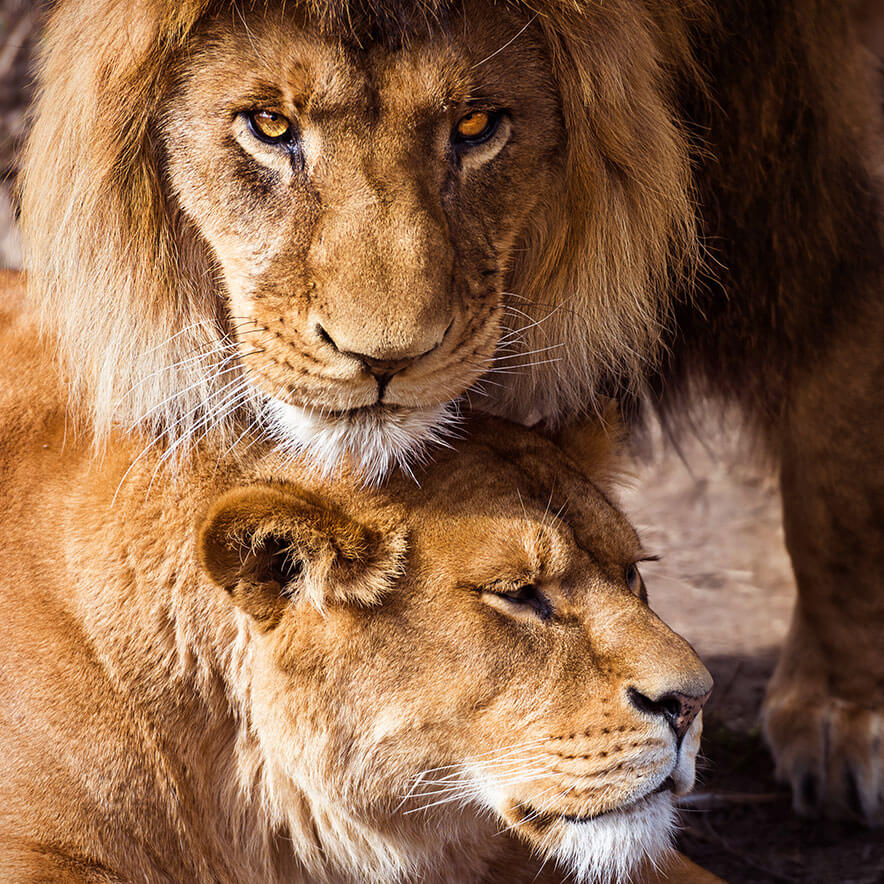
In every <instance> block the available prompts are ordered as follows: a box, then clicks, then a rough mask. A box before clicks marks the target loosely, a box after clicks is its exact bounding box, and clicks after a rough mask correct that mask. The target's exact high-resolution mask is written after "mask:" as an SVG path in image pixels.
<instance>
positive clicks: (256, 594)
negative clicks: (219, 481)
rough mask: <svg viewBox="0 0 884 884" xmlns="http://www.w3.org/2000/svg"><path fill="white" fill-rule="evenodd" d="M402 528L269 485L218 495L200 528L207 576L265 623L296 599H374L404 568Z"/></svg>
mask: <svg viewBox="0 0 884 884" xmlns="http://www.w3.org/2000/svg"><path fill="white" fill-rule="evenodd" d="M405 546H406V540H405V532H404V531H403V530H401V529H397V526H391V525H385V526H383V527H382V528H381V529H380V530H378V529H374V528H370V527H367V526H365V525H362V524H359V523H358V522H356V521H354V520H353V519H351V518H350V517H349V516H347V515H346V514H344V513H342V512H341V511H340V510H338V509H337V508H336V507H334V506H333V505H332V504H330V503H329V502H327V501H324V500H322V499H320V498H318V497H316V496H315V495H312V494H309V493H308V492H305V491H292V490H285V489H282V488H275V487H272V486H268V485H255V486H250V487H247V488H237V489H234V490H233V491H229V492H228V493H227V494H225V495H223V496H222V497H221V498H220V499H219V500H217V501H216V502H215V504H214V505H213V506H212V507H211V509H210V510H209V513H208V515H207V516H206V518H205V520H204V521H203V522H202V524H201V525H200V526H199V529H198V534H197V555H198V557H199V560H200V563H201V564H202V566H203V568H204V569H205V570H206V572H207V574H208V575H209V577H210V578H211V579H212V580H213V581H214V582H215V583H217V584H218V585H219V586H221V587H223V588H224V589H226V590H227V591H228V592H229V593H230V594H231V596H232V598H233V601H234V603H236V604H237V605H239V606H240V607H241V608H243V609H244V610H245V611H246V612H247V613H249V614H251V615H252V616H253V617H254V618H255V619H256V620H257V621H258V622H259V623H261V624H262V625H263V626H264V627H265V628H271V627H272V626H274V625H275V624H276V623H277V622H278V620H279V618H280V617H281V616H282V613H283V611H284V610H285V609H286V606H287V605H288V604H289V603H290V601H291V600H292V599H294V598H303V599H306V600H308V601H309V602H310V603H312V604H313V605H314V606H315V607H316V608H317V609H319V610H322V609H323V608H324V607H325V606H326V605H329V604H335V603H350V604H359V605H366V606H368V605H374V604H377V603H378V602H380V600H381V599H382V597H383V595H384V594H385V592H386V591H387V590H388V589H389V588H390V586H391V585H392V583H393V581H394V580H395V579H396V577H397V576H398V575H399V574H400V573H401V570H402V563H403V559H404V555H405Z"/></svg>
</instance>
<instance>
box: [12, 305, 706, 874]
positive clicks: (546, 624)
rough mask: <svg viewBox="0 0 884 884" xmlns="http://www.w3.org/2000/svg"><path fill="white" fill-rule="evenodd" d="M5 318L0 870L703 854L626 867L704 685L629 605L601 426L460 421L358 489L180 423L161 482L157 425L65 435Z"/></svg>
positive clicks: (493, 863) (478, 863) (691, 755)
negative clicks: (175, 480) (465, 434)
mask: <svg viewBox="0 0 884 884" xmlns="http://www.w3.org/2000/svg"><path fill="white" fill-rule="evenodd" d="M2 324H3V331H2V338H0V350H2V354H3V358H4V360H11V359H13V358H14V359H15V360H16V362H17V366H18V369H19V373H18V381H17V383H16V384H15V385H7V386H5V387H4V390H3V393H2V403H0V412H2V417H3V420H2V422H0V426H2V434H3V443H4V448H3V450H4V451H9V450H10V447H11V446H13V445H15V446H17V447H18V448H19V450H20V451H22V452H24V454H20V455H19V456H18V457H16V458H13V459H9V458H6V459H4V460H3V471H4V482H3V486H2V487H3V491H2V496H3V505H2V506H0V521H2V531H3V536H4V538H5V539H6V544H5V547H4V557H3V562H4V566H3V577H2V580H0V586H2V589H0V599H2V601H0V604H2V611H3V616H2V618H0V622H2V642H0V685H2V687H0V697H2V700H0V710H2V711H0V796H2V799H3V800H2V801H0V806H2V811H0V878H2V880H3V881H9V882H15V884H24V882H37V881H47V880H51V881H62V882H71V884H73V882H77V884H84V882H124V881H125V882H128V881H132V882H134V881H150V882H154V881H156V882H159V881H176V882H179V881H180V882H184V881H187V882H207V884H209V882H212V884H215V882H247V881H261V882H268V884H270V882H283V881H285V882H287V884H293V882H315V881H335V882H347V881H349V882H384V884H389V882H393V881H424V882H433V881H438V882H452V884H453V882H457V884H469V882H480V881H485V882H491V881H506V882H518V881H524V882H526V884H528V882H532V881H535V880H538V881H547V882H552V881H558V882H563V881H565V880H578V881H588V882H597V881H625V880H627V878H628V877H629V876H630V875H631V874H632V873H633V872H634V873H635V875H636V877H629V880H635V881H643V882H650V881H658V880H663V879H664V878H665V880H674V881H680V882H684V881H697V882H701V881H705V882H709V881H712V880H718V879H714V878H713V876H711V875H707V874H705V873H703V872H702V871H701V870H699V869H697V868H696V867H693V866H692V865H691V864H690V863H689V862H688V861H686V860H683V859H678V858H676V859H674V860H673V861H672V862H673V865H672V866H670V867H669V871H668V872H665V871H661V872H660V873H659V877H658V873H655V872H653V870H652V869H651V868H649V867H648V868H646V869H645V870H644V871H642V870H641V869H640V865H641V863H642V862H643V861H644V860H646V859H649V860H651V861H654V862H657V861H662V862H664V863H667V862H669V860H668V859H667V847H668V839H669V837H670V833H671V829H672V826H673V822H674V800H675V796H678V795H681V794H684V793H685V792H686V791H687V790H689V789H690V788H691V786H692V784H693V780H694V763H695V757H696V753H697V749H698V746H699V737H700V728H701V714H700V710H701V707H702V706H703V703H704V701H705V700H706V698H707V696H708V695H709V691H710V689H711V686H712V683H711V678H710V676H709V673H708V672H707V671H706V669H705V667H704V666H703V664H702V663H701V662H700V660H699V659H698V658H697V656H696V654H695V653H694V652H693V650H692V649H691V648H690V646H689V645H688V644H687V643H686V642H685V641H684V640H683V639H682V638H680V637H678V636H676V635H675V634H674V633H673V632H671V631H670V630H669V629H668V628H667V627H666V626H665V625H664V624H663V623H662V622H661V621H660V620H658V619H657V617H656V616H655V615H654V614H653V613H652V612H651V610H650V609H649V608H648V606H647V604H646V601H645V590H644V585H643V582H642V579H641V576H640V574H639V571H638V567H637V562H639V561H640V560H641V559H642V557H643V554H644V553H643V550H642V546H641V544H640V541H639V539H638V537H637V535H636V533H635V531H634V530H633V529H632V527H631V526H630V524H629V523H628V521H627V520H626V519H625V518H624V516H623V515H622V514H621V512H620V511H619V510H618V509H617V508H616V507H615V506H614V505H613V504H612V503H611V502H610V497H609V495H608V493H606V491H605V487H606V484H605V483H606V481H607V470H608V467H607V465H606V464H605V462H604V455H603V454H602V452H603V449H604V447H605V442H604V438H603V437H602V435H601V434H602V431H601V430H600V429H596V430H595V431H594V433H595V436H594V437H592V438H596V442H597V444H596V449H597V451H599V459H598V460H597V461H596V462H593V463H591V464H589V463H584V464H577V463H576V462H574V461H571V460H570V459H569V458H568V456H567V455H566V454H565V453H564V452H563V451H562V450H561V449H560V448H557V447H556V446H555V445H554V444H552V443H551V442H549V441H547V440H545V439H544V438H543V437H542V436H540V435H538V434H536V433H534V432H531V431H529V430H523V429H520V428H518V427H514V426H510V425H507V424H505V423H503V422H501V421H500V420H498V419H490V418H489V419H485V420H484V421H481V420H480V421H477V423H476V426H475V428H474V433H473V435H472V438H471V439H470V440H469V441H466V442H464V444H463V445H462V446H460V448H459V450H458V451H457V452H454V451H450V452H448V453H447V454H445V455H443V456H441V457H440V458H439V459H438V460H437V461H436V462H435V463H434V464H433V465H432V467H427V468H426V469H424V470H422V471H421V472H420V479H421V484H420V486H417V485H415V484H414V482H412V481H411V479H410V478H409V477H407V476H406V475H404V474H400V475H399V477H398V478H396V479H394V480H392V481H391V482H390V483H389V484H388V485H387V486H386V487H385V488H384V489H383V490H373V489H371V488H366V487H365V486H364V485H363V484H362V483H361V482H360V481H358V480H356V479H354V477H353V476H352V475H349V474H342V475H340V476H337V477H336V478H335V479H328V478H326V479H322V478H321V477H318V476H317V475H316V473H315V471H313V470H312V469H310V467H309V464H307V465H305V464H304V462H303V461H301V460H297V461H294V462H291V463H289V464H287V465H286V464H285V463H284V457H283V456H281V455H280V454H279V453H278V452H275V451H273V450H272V448H271V447H268V446H266V445H263V444H262V443H261V442H260V441H257V442H256V443H255V444H254V445H253V446H252V448H251V449H250V451H249V453H248V454H247V455H244V456H243V457H241V458H238V459H236V460H225V459H224V458H222V457H221V455H223V450H220V451H219V450H218V449H217V448H216V447H215V446H214V445H213V444H207V445H205V446H201V447H200V449H199V451H198V452H197V453H196V455H195V457H194V458H193V459H192V461H191V463H190V467H189V469H188V472H187V476H186V480H185V479H182V480H181V481H180V483H179V484H178V485H177V486H172V485H167V486H162V485H158V484H157V483H156V482H155V481H154V480H155V477H156V467H157V463H158V461H159V459H160V457H161V456H162V455H161V453H160V452H158V451H156V449H155V448H151V449H150V450H149V451H148V453H147V454H146V455H145V457H144V458H142V459H140V460H138V461H137V462H136V463H135V466H134V467H132V463H133V460H135V458H136V456H137V453H138V449H137V445H136V444H135V443H134V440H133V439H131V438H126V437H114V439H113V444H111V445H110V446H108V451H107V455H106V457H105V458H104V459H103V460H101V461H98V460H96V459H95V458H94V457H93V453H92V451H91V449H90V445H91V443H90V440H89V439H88V438H87V437H82V438H80V439H78V440H73V439H72V438H71V436H70V435H68V436H67V437H66V436H65V432H66V427H65V409H64V396H65V394H64V388H63V385H62V384H61V383H60V382H59V379H58V377H57V375H55V373H54V372H53V371H52V369H51V366H49V367H47V364H46V359H45V356H44V355H43V354H42V353H41V352H40V351H41V347H40V345H39V343H38V341H37V338H36V335H35V334H33V331H32V330H29V329H28V327H27V325H26V323H24V322H22V320H21V316H20V315H17V314H15V313H13V315H12V318H11V319H10V317H9V316H8V315H7V316H5V317H4V319H3V322H2ZM34 475H39V476H40V477H41V479H42V481H41V482H39V483H35V482H34V481H33V476H34ZM599 483H601V484H599ZM547 861H549V863H548V865H547V866H546V867H545V868H544V865H543V864H544V863H546V862H547ZM553 862H554V863H557V864H559V865H560V866H561V871H555V868H554V865H553ZM664 868H666V866H664ZM571 875H573V876H574V877H573V878H572V877H571Z"/></svg>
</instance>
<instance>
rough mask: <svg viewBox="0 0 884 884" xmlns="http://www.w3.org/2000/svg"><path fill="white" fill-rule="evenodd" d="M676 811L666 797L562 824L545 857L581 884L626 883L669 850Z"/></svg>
mask: <svg viewBox="0 0 884 884" xmlns="http://www.w3.org/2000/svg"><path fill="white" fill-rule="evenodd" d="M676 819H677V812H676V809H675V805H674V804H673V800H672V797H671V795H670V794H669V793H665V792H661V793H659V794H657V795H650V796H648V797H647V798H643V799H642V800H640V801H639V802H638V803H636V804H635V805H633V806H632V807H628V808H626V809H624V810H620V811H615V812H613V813H606V814H604V815H603V816H600V817H598V819H594V820H589V821H587V822H583V823H571V822H563V823H562V824H561V830H560V831H561V834H560V835H559V838H558V840H557V842H554V843H553V844H552V845H551V847H550V849H549V854H550V858H551V859H554V860H555V862H556V863H557V864H558V865H559V866H560V867H561V868H562V869H564V870H567V871H568V872H569V873H570V874H572V875H573V876H574V879H575V880H576V881H579V882H581V884H614V882H621V881H629V880H630V877H629V876H630V875H631V874H632V873H633V872H635V871H636V869H637V868H638V866H639V865H640V864H641V863H642V862H645V861H648V862H651V863H654V864H656V863H658V862H659V861H660V860H661V859H662V858H664V857H665V855H666V853H668V852H669V851H670V850H671V849H672V836H673V832H674V829H675V825H676Z"/></svg>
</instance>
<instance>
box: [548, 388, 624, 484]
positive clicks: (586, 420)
mask: <svg viewBox="0 0 884 884" xmlns="http://www.w3.org/2000/svg"><path fill="white" fill-rule="evenodd" d="M624 435H625V434H624V428H623V421H622V419H621V417H620V412H619V409H618V408H617V405H616V403H614V402H613V401H612V402H610V403H609V404H608V406H607V407H606V408H605V410H604V411H603V412H602V413H601V414H593V415H589V416H587V417H582V418H579V419H575V420H574V421H572V422H570V423H567V424H565V425H564V426H563V427H562V428H561V429H560V430H559V432H558V434H557V435H556V443H557V444H558V446H559V448H561V449H562V450H563V451H564V452H565V453H566V454H567V455H568V456H569V457H570V458H571V459H572V460H573V461H574V463H575V464H576V465H577V467H578V468H579V470H580V472H581V473H583V474H584V475H585V476H586V478H587V479H589V480H590V481H591V482H593V483H594V484H596V485H599V486H600V487H601V488H603V489H604V490H606V491H611V490H613V488H614V487H615V486H616V485H617V484H618V479H619V478H620V477H621V476H622V475H623V473H624V464H625V460H624V456H623V453H622V452H623V440H624Z"/></svg>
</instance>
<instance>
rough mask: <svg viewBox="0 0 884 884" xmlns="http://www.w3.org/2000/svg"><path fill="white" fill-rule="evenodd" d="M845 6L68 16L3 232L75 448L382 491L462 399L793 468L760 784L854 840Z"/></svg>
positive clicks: (220, 2)
mask: <svg viewBox="0 0 884 884" xmlns="http://www.w3.org/2000/svg"><path fill="white" fill-rule="evenodd" d="M858 6H859V4H858V2H857V0H715V2H711V0H710V2H705V0H509V2H504V0H500V2H496V3H491V2H488V0H414V2H400V0H262V2H260V3H253V2H249V3H245V2H234V0H127V2H125V3H120V2H118V0H58V2H57V3H54V4H53V9H54V12H53V15H52V17H51V20H50V22H49V27H48V31H47V37H46V42H45V49H44V53H43V58H42V63H41V66H40V81H41V95H40V98H39V101H38V104H37V108H36V115H35V117H34V122H33V127H32V131H31V133H30V138H29V143H28V148H27V156H26V159H25V164H24V190H23V220H24V226H25V233H26V237H27V243H26V246H27V251H28V264H29V267H30V269H31V271H32V273H33V295H34V297H35V299H36V300H37V301H38V302H39V303H40V305H41V309H42V311H43V314H44V322H45V323H46V326H47V328H50V329H51V330H52V331H53V333H54V334H56V335H57V336H58V340H59V347H60V352H61V356H62V357H63V361H64V364H65V365H66V370H67V371H68V373H69V376H70V384H71V390H72V399H73V401H74V403H75V410H76V412H77V414H78V419H80V420H81V421H83V422H84V423H88V424H89V425H90V426H89V430H88V432H92V433H95V434H96V436H97V437H98V438H102V437H106V434H107V433H108V432H110V430H111V428H112V427H114V426H117V427H124V428H129V427H132V426H137V427H139V428H140V429H141V430H142V431H143V432H145V433H146V434H148V436H149V437H150V439H149V440H146V442H147V441H151V440H152V441H153V442H155V443H156V444H157V445H159V446H162V445H172V446H175V447H176V450H178V451H180V450H182V449H186V448H187V447H189V446H190V445H191V444H192V443H193V442H194V441H195V440H196V439H198V438H199V437H200V436H201V435H203V434H204V433H207V434H209V435H212V436H213V437H214V438H215V439H216V441H217V442H218V444H221V442H220V440H221V438H223V437H224V435H225V434H227V438H229V439H230V440H231V441H232V440H234V439H235V438H236V437H237V436H238V435H239V434H240V433H241V432H242V431H243V429H244V428H245V427H246V426H248V425H249V424H253V425H255V426H259V427H260V428H262V430H263V431H264V432H266V433H267V434H268V435H269V436H271V437H273V438H274V439H275V440H276V441H277V443H278V444H279V445H280V446H281V447H282V448H283V449H287V450H290V451H301V452H304V451H306V452H308V453H309V455H310V456H311V457H313V458H314V459H315V460H316V461H317V463H318V464H320V465H323V466H324V467H326V468H328V469H334V468H335V466H336V465H337V464H338V463H339V461H340V460H341V458H342V457H349V458H351V459H353V460H355V461H357V462H358V463H359V464H360V465H361V467H362V468H363V470H364V471H365V473H366V474H367V475H368V476H369V477H374V478H380V477H382V476H383V475H384V474H385V473H386V472H387V471H388V470H389V469H390V467H391V465H392V464H394V463H395V462H396V461H400V462H404V463H410V462H412V461H413V460H414V459H415V457H417V456H418V455H419V453H420V451H421V449H422V448H424V447H425V446H426V444H427V443H428V442H430V441H432V440H433V439H434V438H437V437H439V436H440V435H443V434H444V433H445V431H446V428H447V427H448V426H449V424H450V422H451V421H452V419H453V418H454V416H455V414H456V411H457V407H458V404H457V403H458V400H459V399H460V398H462V397H464V396H466V397H468V399H469V402H470V403H471V404H472V405H473V406H474V407H481V408H482V409H484V410H486V411H490V412H493V413H497V414H502V415H505V416H507V417H509V418H511V419H515V420H518V421H520V422H522V423H526V424H534V423H541V424H542V425H543V426H544V427H546V428H550V429H556V428H557V427H558V426H559V425H561V424H562V423H564V422H566V421H568V420H569V419H571V418H573V417H574V416H575V415H579V414H580V413H581V412H583V411H587V410H591V409H592V408H593V407H594V406H595V404H596V403H597V401H598V398H599V396H600V395H602V396H611V395H613V396H616V397H617V398H619V399H620V401H621V402H622V403H623V408H624V410H625V411H635V409H636V408H637V402H638V401H639V400H640V398H641V397H642V396H644V395H646V396H647V397H649V398H650V399H652V400H653V401H654V402H655V403H656V404H657V405H658V406H659V407H660V408H662V409H663V410H664V415H665V416H666V417H667V418H668V419H669V420H670V423H672V422H677V421H675V418H676V417H677V414H678V413H679V412H680V411H683V410H684V403H685V399H686V398H687V396H688V394H690V393H693V392H695V391H701V392H706V391H711V392H713V393H716V394H723V395H724V396H726V397H728V398H729V399H730V400H731V401H733V402H735V403H737V404H738V405H739V406H740V407H742V408H743V410H744V411H745V412H746V415H747V417H748V419H749V422H750V423H751V424H752V425H753V426H755V427H757V429H758V437H759V438H760V440H761V444H762V447H764V448H766V450H767V451H768V452H769V453H770V454H771V456H772V457H773V458H775V459H779V460H780V462H781V464H782V472H781V475H782V489H783V502H784V515H785V527H786V539H787V543H788V546H789V549H790V552H791V554H792V556H793V559H794V562H795V570H796V576H797V578H798V584H799V589H800V600H799V604H798V606H797V608H796V611H795V617H794V622H793V627H792V632H791V635H790V637H789V640H788V644H787V647H786V649H785V652H784V655H783V658H782V662H781V664H780V667H779V669H778V672H777V674H776V676H775V679H774V682H773V685H772V688H771V691H770V693H769V695H768V699H767V708H766V718H765V721H766V730H767V735H768V739H769V741H770V742H771V744H772V746H773V748H774V751H775V754H776V757H777V761H778V765H779V770H780V774H781V775H782V776H783V777H784V778H786V779H788V780H789V781H790V782H791V783H792V785H793V788H794V795H795V802H796V806H797V807H798V808H799V809H800V810H802V811H804V812H808V813H812V812H818V811H820V810H826V811H828V812H832V813H850V814H854V815H858V816H861V817H862V818H864V819H866V820H868V821H873V820H874V819H876V817H877V816H878V815H879V813H880V812H881V810H882V807H884V792H882V788H881V783H884V741H881V740H880V739H878V738H877V736H876V735H877V734H879V733H880V732H881V731H882V728H884V714H882V710H884V652H882V643H881V640H880V636H881V634H882V632H884V593H882V585H881V584H882V581H881V574H882V573H884V543H882V534H881V525H882V524H884V518H882V513H881V507H880V501H881V500H882V499H884V470H882V466H881V464H882V461H884V458H882V447H881V442H880V440H881V439H882V438H884V425H882V414H884V411H882V409H881V407H880V395H881V393H880V391H881V388H882V359H884V356H882V354H884V348H882V347H881V340H882V339H884V306H882V305H884V300H882V298H881V291H882V266H884V250H882V236H881V229H882V228H881V181H880V170H881V168H882V164H881V156H882V154H884V149H882V146H884V138H882V114H881V96H882V90H881V80H880V75H879V71H878V69H877V66H876V65H877V59H875V58H874V57H873V55H872V54H871V52H870V51H869V50H868V49H867V48H866V47H865V45H864V44H863V39H862V38H863V34H862V33H859V32H858V29H857V26H856V24H855V22H854V18H853V16H854V14H855V12H856V9H857V7H858ZM879 6H880V4H879ZM865 8H866V15H867V16H868V18H870V19H874V17H875V15H878V17H880V16H881V11H880V10H878V11H877V12H876V11H875V9H874V8H873V7H872V6H871V5H870V4H865ZM868 26H871V23H870V24H869V25H868ZM228 456H229V457H231V458H235V457H237V454H236V449H235V447H234V448H232V450H231V452H230V454H229V455H228ZM174 460H175V457H174V456H173V455H171V454H170V457H169V461H170V462H172V461H174Z"/></svg>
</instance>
